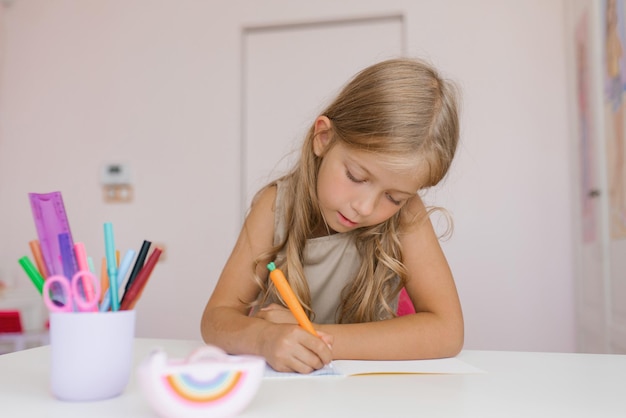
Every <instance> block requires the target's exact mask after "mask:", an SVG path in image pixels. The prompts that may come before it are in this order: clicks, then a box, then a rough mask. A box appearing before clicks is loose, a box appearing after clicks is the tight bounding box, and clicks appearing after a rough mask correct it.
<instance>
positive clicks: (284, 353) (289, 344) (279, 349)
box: [259, 312, 333, 373]
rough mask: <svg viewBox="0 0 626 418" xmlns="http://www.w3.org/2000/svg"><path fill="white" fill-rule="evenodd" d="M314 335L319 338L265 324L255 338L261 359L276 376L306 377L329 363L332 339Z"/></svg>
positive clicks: (293, 327)
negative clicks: (292, 373) (256, 338)
mask: <svg viewBox="0 0 626 418" xmlns="http://www.w3.org/2000/svg"><path fill="white" fill-rule="evenodd" d="M273 313H277V312H273ZM283 314H284V313H283ZM281 316H283V315H281ZM292 318H293V316H292ZM317 333H318V335H319V337H316V336H315V335H312V334H310V333H309V332H307V331H306V330H304V329H303V328H301V327H300V326H299V325H294V324H291V323H278V324H277V323H272V322H271V321H268V326H267V327H265V329H264V330H263V332H262V333H261V335H260V336H259V337H260V340H261V341H260V350H261V355H262V356H263V357H265V360H266V361H267V363H268V364H269V365H270V366H272V368H274V370H276V371H279V372H296V373H310V372H312V371H314V370H317V369H321V368H322V367H324V366H325V365H327V364H329V363H330V362H331V361H332V359H333V356H332V343H333V337H332V335H330V334H326V333H323V332H319V331H317Z"/></svg>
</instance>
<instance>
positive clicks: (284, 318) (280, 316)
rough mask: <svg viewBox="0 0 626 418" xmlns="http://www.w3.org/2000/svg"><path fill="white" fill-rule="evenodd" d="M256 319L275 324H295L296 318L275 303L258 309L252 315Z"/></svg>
mask: <svg viewBox="0 0 626 418" xmlns="http://www.w3.org/2000/svg"><path fill="white" fill-rule="evenodd" d="M254 316H255V317H256V318H261V319H265V320H266V321H270V322H273V323H275V324H297V323H298V321H296V318H295V317H294V316H293V314H292V313H291V311H290V310H289V309H287V308H285V307H284V306H282V305H279V304H277V303H272V304H269V305H267V306H265V307H263V308H261V309H259V310H258V311H257V312H256V314H255V315H254Z"/></svg>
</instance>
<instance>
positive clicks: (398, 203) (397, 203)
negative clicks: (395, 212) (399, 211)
mask: <svg viewBox="0 0 626 418" xmlns="http://www.w3.org/2000/svg"><path fill="white" fill-rule="evenodd" d="M386 196H387V199H389V201H390V202H391V203H393V204H394V205H396V206H400V204H401V203H402V202H400V201H398V200H396V199H394V198H393V197H391V195H389V194H388V195H386Z"/></svg>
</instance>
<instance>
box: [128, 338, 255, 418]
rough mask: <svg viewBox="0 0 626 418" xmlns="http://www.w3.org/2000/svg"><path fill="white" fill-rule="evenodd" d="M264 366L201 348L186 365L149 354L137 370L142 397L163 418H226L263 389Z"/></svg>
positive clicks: (158, 353)
mask: <svg viewBox="0 0 626 418" xmlns="http://www.w3.org/2000/svg"><path fill="white" fill-rule="evenodd" d="M264 370H265V360H264V359H263V358H262V357H256V356H229V355H227V354H226V353H224V351H222V350H221V349H219V348H217V347H215V346H204V347H200V348H199V349H197V350H196V351H194V352H192V353H191V355H190V356H189V357H187V358H186V359H183V360H180V359H178V360H177V359H174V360H168V359H167V356H166V354H165V352H163V351H162V350H155V351H153V352H152V353H151V354H150V355H149V356H148V357H147V358H146V359H145V360H144V361H143V362H142V363H141V364H140V365H139V367H138V371H137V376H138V379H139V385H140V388H141V391H142V392H143V394H144V397H145V398H146V399H147V400H148V402H149V404H150V406H151V407H152V409H153V410H154V412H156V413H157V414H158V415H159V416H161V417H164V418H173V417H176V418H195V417H198V418H199V417H204V418H224V417H232V416H235V415H237V414H238V413H239V412H241V411H242V410H243V409H244V408H246V406H248V404H249V403H250V402H251V401H252V399H253V398H254V396H255V394H256V393H257V391H258V389H259V385H260V384H261V379H262V378H263V372H264Z"/></svg>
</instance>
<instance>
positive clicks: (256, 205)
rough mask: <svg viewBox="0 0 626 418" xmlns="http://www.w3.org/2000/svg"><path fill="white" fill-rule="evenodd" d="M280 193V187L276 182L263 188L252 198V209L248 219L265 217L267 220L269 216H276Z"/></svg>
mask: <svg viewBox="0 0 626 418" xmlns="http://www.w3.org/2000/svg"><path fill="white" fill-rule="evenodd" d="M277 194H278V187H277V185H276V184H273V185H270V186H267V187H265V188H263V189H261V190H260V191H259V192H258V193H257V194H256V195H255V196H254V199H253V200H252V203H251V204H250V211H249V213H248V216H247V221H250V220H254V219H257V218H263V220H264V221H266V220H267V216H271V217H272V219H273V218H274V212H275V211H276V196H277Z"/></svg>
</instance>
